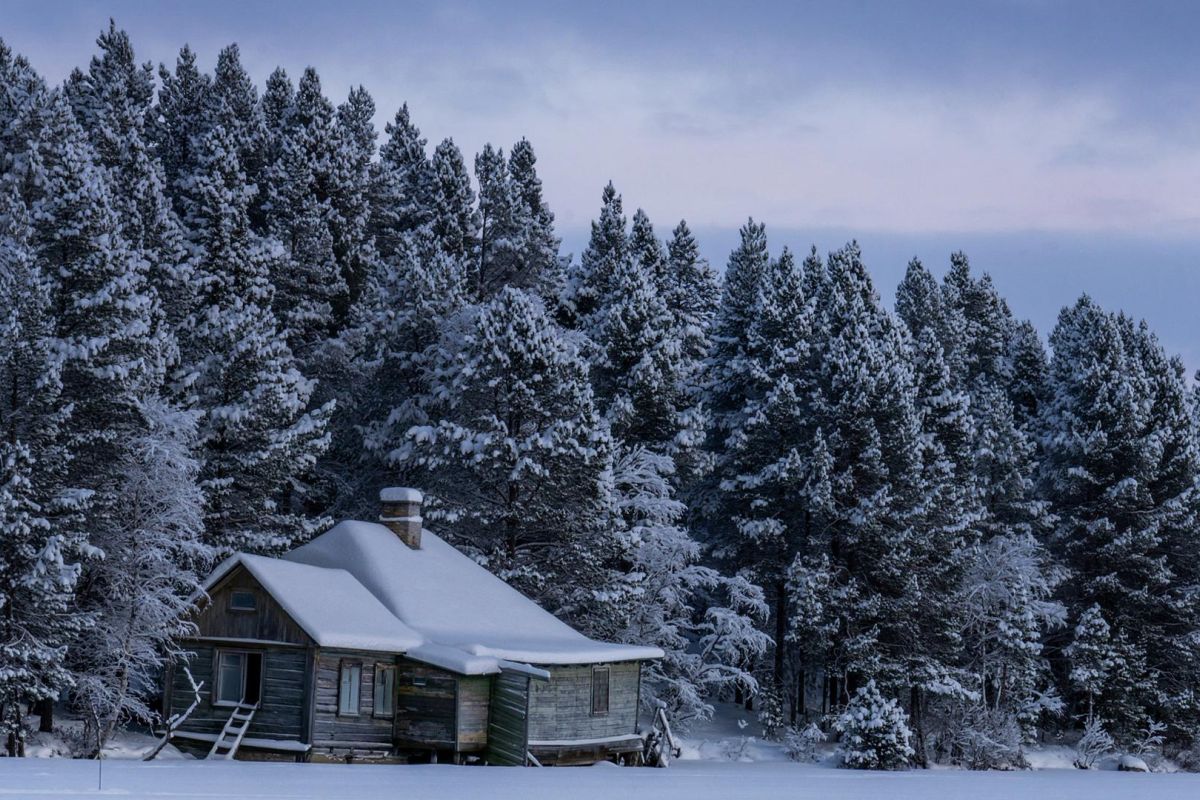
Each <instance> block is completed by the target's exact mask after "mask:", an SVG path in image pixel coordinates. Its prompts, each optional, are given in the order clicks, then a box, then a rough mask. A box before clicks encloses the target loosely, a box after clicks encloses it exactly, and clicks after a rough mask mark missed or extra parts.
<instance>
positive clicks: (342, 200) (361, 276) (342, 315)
mask: <svg viewBox="0 0 1200 800" xmlns="http://www.w3.org/2000/svg"><path fill="white" fill-rule="evenodd" d="M374 117H375V101H374V100H373V99H372V98H371V95H370V94H369V93H368V92H367V90H366V89H364V88H363V87H362V86H358V87H355V88H353V89H351V90H350V95H349V96H348V97H347V98H346V101H345V102H344V103H342V104H341V105H339V106H338V108H337V121H336V126H335V129H334V159H333V175H332V180H331V181H330V184H331V186H330V201H331V204H332V206H333V211H334V217H333V255H334V258H335V259H337V263H338V265H339V267H340V268H341V272H342V280H343V281H345V283H346V288H347V297H346V301H347V306H346V307H345V308H335V309H334V310H335V311H336V312H337V314H338V318H339V319H340V320H341V322H342V324H344V323H345V321H346V320H347V319H348V318H349V315H350V307H352V306H353V304H354V303H355V302H357V300H358V298H359V296H360V295H361V294H362V290H363V287H364V286H365V284H366V282H367V279H368V276H369V274H370V273H371V271H372V270H373V269H374V268H375V266H376V260H377V254H376V252H375V243H374V240H373V238H372V236H371V181H372V166H371V164H372V161H373V159H374V158H375V138H376V135H377V134H376V132H375V123H374Z"/></svg>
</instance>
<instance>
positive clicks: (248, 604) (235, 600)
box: [229, 589, 258, 611]
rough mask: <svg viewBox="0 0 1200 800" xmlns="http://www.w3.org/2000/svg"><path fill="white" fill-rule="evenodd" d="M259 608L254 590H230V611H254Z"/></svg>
mask: <svg viewBox="0 0 1200 800" xmlns="http://www.w3.org/2000/svg"><path fill="white" fill-rule="evenodd" d="M257 608H258V599H257V598H256V597H255V596H254V592H250V591H246V590H236V589H235V590H234V591H233V592H230V594H229V610H230V611H254V610H255V609H257Z"/></svg>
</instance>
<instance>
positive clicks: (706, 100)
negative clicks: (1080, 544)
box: [0, 0, 1200, 369]
mask: <svg viewBox="0 0 1200 800" xmlns="http://www.w3.org/2000/svg"><path fill="white" fill-rule="evenodd" d="M3 5H4V14H3V18H2V19H3V21H2V23H0V36H2V37H3V38H4V40H5V41H6V42H7V43H8V44H9V45H10V46H11V47H12V48H13V49H15V50H17V51H18V52H21V53H23V54H24V55H25V56H26V57H28V58H29V60H30V61H31V62H32V63H33V65H34V66H35V67H36V68H37V69H38V70H39V71H40V72H42V74H43V75H45V76H46V77H47V78H48V79H50V80H53V81H59V80H62V79H63V78H65V77H66V75H67V74H68V73H69V71H70V70H71V68H72V67H75V66H82V65H85V64H86V62H87V60H88V59H89V58H90V56H91V54H92V53H93V52H94V50H95V46H94V39H95V37H96V35H97V34H98V33H99V32H100V30H101V29H102V28H103V27H105V26H106V25H107V21H108V18H109V17H113V18H114V19H115V20H116V22H117V24H118V25H120V26H121V27H124V28H125V29H126V30H128V31H129V33H130V35H131V37H132V39H133V43H134V46H135V48H136V49H137V52H138V55H139V58H140V59H142V60H146V61H153V62H155V63H160V62H166V63H173V62H174V58H175V54H176V53H177V51H178V49H179V47H180V46H181V45H182V44H184V43H185V42H186V43H188V44H190V45H191V46H192V47H193V49H195V50H196V51H197V52H198V53H199V55H200V60H201V62H202V64H203V65H205V66H207V67H209V68H211V66H212V65H213V64H214V63H215V60H216V54H217V51H218V50H219V49H220V48H221V47H222V46H224V45H225V44H228V43H230V42H237V43H238V44H239V45H240V47H241V52H242V56H243V61H244V63H245V64H246V66H247V68H248V69H249V70H250V71H251V73H252V74H253V75H254V76H255V77H256V78H257V79H258V80H259V81H260V82H261V81H264V80H265V78H266V76H267V75H268V74H269V73H270V71H271V70H272V69H273V68H274V67H275V66H277V65H281V66H283V67H284V68H285V69H287V71H288V72H289V73H290V74H291V75H293V76H298V75H299V73H300V72H301V71H302V70H303V68H304V67H305V66H309V65H311V66H314V67H316V68H317V70H318V72H319V73H320V75H321V78H322V82H323V85H324V87H325V90H326V92H327V93H328V94H330V95H331V96H332V97H334V98H335V99H342V98H344V96H345V94H346V93H347V92H348V90H349V89H350V87H351V86H354V85H358V84H362V85H364V86H366V88H367V89H368V90H370V92H371V93H372V95H373V97H374V98H375V101H376V104H377V107H378V109H379V116H378V119H377V122H378V124H379V127H380V129H382V126H383V123H384V122H386V121H387V120H388V119H389V118H390V117H391V116H392V115H393V114H394V112H395V110H396V109H397V108H398V107H399V106H400V104H401V103H403V102H407V103H408V104H409V108H410V111H411V113H412V115H413V119H414V121H415V122H416V123H417V124H418V126H420V128H421V129H422V132H423V134H424V135H425V136H426V137H427V138H428V139H429V140H430V146H431V147H432V145H433V144H434V143H436V142H437V141H440V140H441V139H443V138H445V137H453V138H454V140H455V142H456V143H458V145H459V146H460V147H461V148H462V149H463V151H464V152H465V153H466V154H467V155H468V158H469V157H470V155H471V154H473V153H475V152H477V151H478V150H479V148H480V147H481V146H482V145H483V144H484V143H485V142H488V141H491V142H493V143H495V144H497V145H500V146H503V147H505V148H507V147H508V146H509V145H511V143H512V142H514V141H516V140H518V139H519V138H521V137H522V136H525V137H527V138H529V139H530V141H531V142H532V143H533V145H534V147H535V150H536V152H537V155H538V168H539V172H540V174H541V176H542V179H543V182H544V186H545V191H546V195H547V198H548V200H549V202H550V204H551V207H552V209H553V210H554V212H555V214H556V216H557V219H558V226H559V232H560V234H561V235H562V237H563V240H564V246H565V249H567V250H568V251H570V252H574V253H578V252H579V251H580V250H581V249H582V247H583V245H584V244H585V243H586V238H587V230H588V223H589V220H590V219H591V218H592V217H593V216H594V215H595V214H596V213H597V211H598V208H599V204H600V192H601V190H602V188H603V186H604V184H605V183H606V182H607V181H609V180H612V181H613V182H614V183H615V185H616V187H617V189H618V191H619V192H620V193H621V194H622V195H623V197H624V200H625V206H626V210H627V211H628V212H629V213H630V214H632V211H633V210H634V209H635V208H638V207H642V208H644V209H645V210H646V211H647V213H648V214H649V215H650V218H651V219H652V220H653V221H654V222H655V224H656V229H657V230H658V231H659V233H660V235H663V236H665V235H667V234H668V233H669V231H670V229H671V228H672V227H673V226H674V225H675V223H676V222H677V221H678V220H679V219H681V218H686V219H687V220H688V222H689V224H690V225H691V226H692V228H693V229H694V230H695V231H696V232H697V234H698V236H699V238H700V242H701V246H702V249H703V252H704V253H705V255H706V256H707V257H708V258H709V259H710V260H711V261H712V262H713V263H714V265H716V266H718V267H721V266H723V264H724V262H725V259H726V257H727V255H728V252H729V250H730V249H731V248H732V247H733V246H734V245H735V244H736V240H737V229H738V227H739V226H740V225H741V224H742V223H744V222H745V220H746V218H747V217H751V216H752V217H754V218H755V219H756V220H761V221H763V222H765V223H766V224H767V227H768V234H769V236H770V239H771V243H772V246H773V248H775V249H778V248H780V247H782V246H783V245H788V246H790V247H792V248H793V249H797V250H807V248H808V247H809V246H810V245H813V244H815V245H816V246H817V247H818V248H819V249H820V250H822V251H826V250H830V249H833V248H836V247H839V246H840V245H841V244H843V243H844V242H845V241H847V240H848V239H851V238H853V239H857V240H858V241H859V242H860V243H861V245H862V247H863V251H864V255H865V258H866V260H867V264H868V266H869V267H870V268H871V271H872V273H873V275H874V277H875V280H876V284H877V286H878V288H879V290H880V292H881V294H882V295H883V296H884V297H885V299H887V300H888V301H889V302H890V299H891V297H892V294H893V290H894V288H895V285H896V284H897V283H898V281H899V280H900V278H901V277H902V276H903V272H904V267H905V264H906V263H907V262H908V260H909V259H910V258H912V257H914V256H915V257H919V258H921V259H922V261H924V262H925V263H926V265H927V266H929V267H930V268H931V269H933V270H934V271H935V272H937V273H940V272H942V271H944V269H945V268H946V267H947V266H948V264H949V255H950V253H951V252H953V251H955V250H963V251H965V252H966V253H967V254H968V255H969V256H970V257H971V262H972V264H973V266H974V267H975V268H977V269H979V270H982V271H987V272H989V273H990V274H991V275H992V277H993V279H994V280H995V282H996V284H997V285H998V286H999V288H1000V289H1001V291H1002V292H1003V293H1004V294H1005V295H1006V297H1007V298H1008V300H1009V302H1010V305H1011V306H1012V308H1013V309H1014V311H1015V312H1016V313H1017V314H1018V315H1020V316H1022V317H1028V318H1030V319H1032V320H1033V321H1034V323H1035V324H1036V325H1037V326H1038V327H1039V329H1041V330H1042V331H1043V333H1048V331H1049V329H1050V328H1051V327H1052V326H1053V324H1054V320H1055V317H1056V315H1057V313H1058V310H1059V309H1060V308H1061V307H1062V306H1063V305H1065V304H1068V303H1071V302H1073V301H1074V299H1075V298H1076V297H1078V295H1079V294H1080V293H1082V292H1087V293H1089V294H1091V295H1092V296H1093V297H1095V298H1096V299H1097V300H1098V301H1099V302H1100V303H1102V304H1103V305H1105V306H1107V307H1109V308H1113V309H1123V310H1125V311H1127V312H1128V313H1130V314H1131V315H1133V316H1135V317H1139V318H1146V319H1147V320H1149V322H1150V323H1151V326H1152V327H1153V328H1154V329H1155V330H1157V331H1158V333H1159V335H1160V337H1161V338H1162V340H1163V343H1164V344H1165V345H1166V347H1167V348H1168V350H1169V351H1170V352H1172V353H1178V354H1181V355H1182V356H1183V358H1184V360H1185V363H1187V364H1188V366H1189V369H1197V368H1200V316H1198V315H1197V314H1196V312H1195V307H1196V305H1197V303H1198V301H1200V47H1196V46H1195V41H1196V31H1197V30H1200V3H1195V2H1138V3H1134V2H1106V1H1105V0H1092V1H1091V2H1071V1H1068V0H1063V1H1061V2H1055V1H1054V0H973V2H970V3H963V2H933V1H932V0H912V2H899V0H897V1H896V2H888V1H886V0H878V2H856V1H855V0H841V2H837V3H829V2H824V3H805V2H762V3H754V2H739V3H732V2H727V3H713V2H706V0H691V2H678V3H677V2H657V1H656V0H640V2H624V1H623V0H608V2H603V3H592V2H534V1H533V0H510V1H509V2H504V3H494V4H487V3H479V2H459V1H457V0H450V1H449V2H437V3H410V2H402V1H399V0H336V1H333V0H323V1H322V2H316V1H315V0H291V2H288V3H284V2H275V3H267V2H255V1H254V0H238V1H237V2H228V1H227V0H205V1H204V2H199V1H198V0H192V2H173V1H172V0H159V1H158V2H136V0H107V1H106V2H102V3H87V2H72V3H60V2H56V1H55V0H37V1H36V2H30V1H29V0H4V3H3Z"/></svg>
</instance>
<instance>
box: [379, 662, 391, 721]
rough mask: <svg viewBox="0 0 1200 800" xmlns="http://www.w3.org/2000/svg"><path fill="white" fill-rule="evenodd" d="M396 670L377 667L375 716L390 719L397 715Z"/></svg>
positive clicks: (382, 665) (381, 666)
mask: <svg viewBox="0 0 1200 800" xmlns="http://www.w3.org/2000/svg"><path fill="white" fill-rule="evenodd" d="M395 696H396V668H395V667H389V666H386V665H384V664H376V665H375V716H377V717H390V716H392V715H393V714H394V713H395V710H396V704H395Z"/></svg>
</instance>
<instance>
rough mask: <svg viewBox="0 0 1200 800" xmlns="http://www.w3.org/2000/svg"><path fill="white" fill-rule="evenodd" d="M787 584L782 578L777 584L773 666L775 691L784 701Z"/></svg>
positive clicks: (785, 691)
mask: <svg viewBox="0 0 1200 800" xmlns="http://www.w3.org/2000/svg"><path fill="white" fill-rule="evenodd" d="M787 632H788V619H787V584H786V583H785V582H784V581H783V579H782V578H780V579H779V580H777V581H776V582H775V663H774V665H773V670H774V675H773V677H774V678H775V691H777V692H778V693H779V699H780V701H782V700H783V699H784V698H785V697H786V696H787V690H786V689H785V686H786V684H785V683H784V680H783V671H784V658H783V656H784V650H783V648H784V642H786V641H787Z"/></svg>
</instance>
